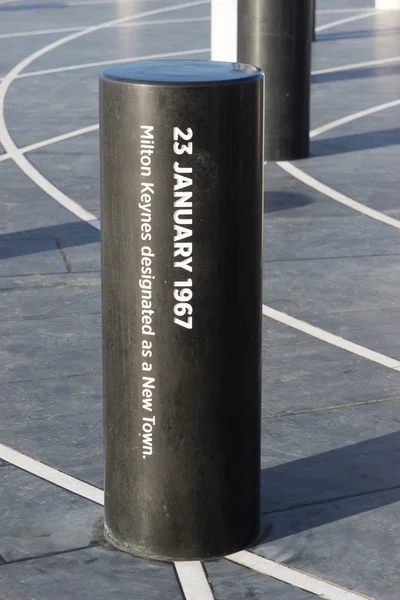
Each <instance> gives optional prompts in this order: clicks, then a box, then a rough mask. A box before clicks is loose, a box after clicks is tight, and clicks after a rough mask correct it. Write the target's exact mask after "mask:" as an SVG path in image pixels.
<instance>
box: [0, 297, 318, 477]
mask: <svg viewBox="0 0 400 600" xmlns="http://www.w3.org/2000/svg"><path fill="white" fill-rule="evenodd" d="M81 302H82V300H81ZM264 323H265V321H264ZM78 329H79V327H77V330H78ZM307 343H309V341H308V340H307V338H306V336H305V335H303V334H301V333H299V332H296V331H294V330H291V329H289V328H288V327H285V326H283V325H280V324H278V323H273V322H271V323H269V324H268V327H266V328H265V330H264V336H263V347H264V349H265V350H264V351H265V352H267V353H268V352H269V351H270V348H271V347H272V348H274V347H275V346H276V345H278V346H279V347H280V348H282V347H283V348H286V349H288V348H290V346H291V345H292V344H299V345H300V346H301V345H304V344H307ZM311 343H312V342H311ZM80 351H82V350H80ZM266 358H267V360H269V357H268V354H267V355H266ZM28 364H29V363H28ZM83 368H84V365H82V369H83ZM81 372H82V371H81ZM33 375H34V376H35V375H36V374H35V373H34V374H33ZM22 376H23V377H25V374H24V373H23V374H22ZM267 401H268V404H267V408H266V410H272V407H271V403H270V397H269V394H268V395H267ZM281 408H282V407H281V406H280V405H277V406H275V407H274V409H273V411H274V412H279V411H280V410H281ZM0 411H1V415H2V418H1V420H0V439H1V440H2V442H3V443H6V444H9V445H11V446H14V447H16V448H18V449H19V450H21V451H23V452H26V453H27V454H29V455H32V456H35V457H36V458H38V459H39V460H42V461H43V462H45V463H49V464H52V465H54V466H56V467H57V468H60V469H61V470H65V471H67V472H68V473H71V474H73V475H75V476H76V477H78V478H82V479H84V480H86V481H89V482H91V483H94V484H95V485H98V486H101V485H102V482H103V458H102V436H103V431H102V381H101V373H100V371H99V372H98V373H96V374H87V373H86V374H85V373H84V372H83V374H82V375H80V376H70V377H57V376H56V375H55V374H54V373H53V372H52V371H51V370H50V369H48V373H47V376H46V375H45V379H44V380H38V379H37V378H36V377H35V378H34V381H21V382H19V383H13V384H3V385H1V386H0Z"/></svg>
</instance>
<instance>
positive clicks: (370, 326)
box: [305, 307, 400, 359]
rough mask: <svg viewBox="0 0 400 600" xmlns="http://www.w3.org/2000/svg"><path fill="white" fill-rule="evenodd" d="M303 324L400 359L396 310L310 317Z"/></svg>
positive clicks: (399, 315)
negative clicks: (310, 324) (315, 326)
mask: <svg viewBox="0 0 400 600" xmlns="http://www.w3.org/2000/svg"><path fill="white" fill-rule="evenodd" d="M305 318H306V320H307V321H308V322H310V323H312V324H313V325H317V327H322V328H323V329H326V330H327V331H330V332H331V333H336V334H337V335H340V336H342V337H344V338H346V339H350V340H352V341H353V342H355V343H356V344H361V345H362V346H366V347H367V348H373V349H374V350H375V351H376V352H382V353H383V354H387V355H389V356H391V357H393V358H399V359H400V341H399V335H398V331H397V325H398V323H400V307H397V308H387V309H386V308H381V309H376V310H373V311H368V310H367V311H364V310H360V311H358V310H355V311H352V310H350V311H348V312H338V313H336V312H334V313H323V314H319V315H310V316H307V317H305Z"/></svg>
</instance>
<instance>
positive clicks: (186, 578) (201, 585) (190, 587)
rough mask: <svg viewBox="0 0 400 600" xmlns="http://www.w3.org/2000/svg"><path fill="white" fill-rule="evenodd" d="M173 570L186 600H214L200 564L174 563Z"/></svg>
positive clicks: (196, 562) (194, 562) (195, 562)
mask: <svg viewBox="0 0 400 600" xmlns="http://www.w3.org/2000/svg"><path fill="white" fill-rule="evenodd" d="M175 569H176V572H177V575H178V577H179V581H180V584H181V586H182V590H183V593H184V595H185V598H186V600H215V599H214V595H213V593H212V591H211V588H210V584H209V583H208V581H207V577H206V574H205V572H204V569H203V567H202V565H201V563H200V562H198V561H193V562H176V563H175Z"/></svg>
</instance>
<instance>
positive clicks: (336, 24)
mask: <svg viewBox="0 0 400 600" xmlns="http://www.w3.org/2000/svg"><path fill="white" fill-rule="evenodd" d="M375 15H376V10H374V11H368V12H364V13H362V14H361V15H355V16H354V17H346V18H345V19H338V20H337V21H331V22H330V23H325V25H318V27H316V28H315V31H316V32H317V33H319V32H320V31H325V30H326V29H332V28H333V27H339V25H346V23H352V22H353V21H360V20H361V19H366V18H367V17H373V16H375Z"/></svg>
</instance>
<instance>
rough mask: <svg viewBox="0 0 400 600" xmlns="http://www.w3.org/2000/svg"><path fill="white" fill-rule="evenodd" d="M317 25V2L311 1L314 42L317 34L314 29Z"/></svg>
mask: <svg viewBox="0 0 400 600" xmlns="http://www.w3.org/2000/svg"><path fill="white" fill-rule="evenodd" d="M316 25H317V0H313V22H312V41H313V42H315V40H316V39H317V34H316V31H315V27H316Z"/></svg>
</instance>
